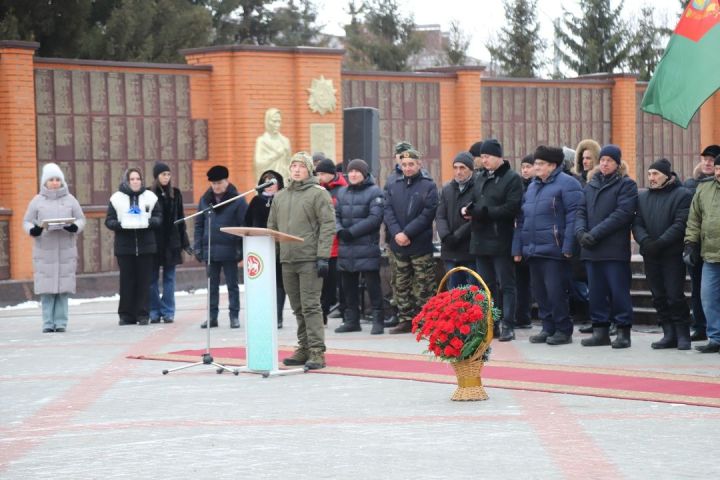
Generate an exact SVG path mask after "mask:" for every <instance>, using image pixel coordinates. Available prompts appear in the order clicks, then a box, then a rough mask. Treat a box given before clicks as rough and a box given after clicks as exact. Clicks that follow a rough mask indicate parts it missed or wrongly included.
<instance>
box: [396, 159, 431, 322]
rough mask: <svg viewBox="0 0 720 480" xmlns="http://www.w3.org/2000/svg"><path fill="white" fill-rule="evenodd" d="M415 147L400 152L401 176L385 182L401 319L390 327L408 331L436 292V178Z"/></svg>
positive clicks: (397, 299)
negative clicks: (426, 172)
mask: <svg viewBox="0 0 720 480" xmlns="http://www.w3.org/2000/svg"><path fill="white" fill-rule="evenodd" d="M421 167H422V164H421V162H420V155H419V154H418V152H416V151H415V150H406V151H404V152H402V153H401V154H400V169H401V170H402V173H403V175H402V177H398V178H396V179H395V180H394V181H392V182H391V183H388V184H387V185H386V191H385V226H386V228H387V233H388V241H389V244H390V252H389V256H390V258H391V260H390V262H391V265H394V266H395V280H394V282H393V285H392V287H393V297H394V298H395V302H396V304H397V307H398V317H399V320H400V323H398V325H397V326H396V327H395V328H393V329H392V330H390V331H389V333H391V334H395V333H409V332H410V330H411V329H412V319H413V317H414V316H415V315H417V314H418V312H420V309H421V308H422V306H423V305H424V304H425V302H427V300H428V299H429V298H430V297H431V296H432V295H433V293H434V292H435V286H436V283H435V261H434V260H433V244H432V234H433V232H432V224H433V220H434V219H435V210H436V209H437V205H438V190H437V186H436V185H435V182H434V181H433V180H432V178H430V177H429V176H427V175H423V173H422V171H421Z"/></svg>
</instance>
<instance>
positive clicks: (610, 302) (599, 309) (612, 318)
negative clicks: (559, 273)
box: [585, 260, 633, 327]
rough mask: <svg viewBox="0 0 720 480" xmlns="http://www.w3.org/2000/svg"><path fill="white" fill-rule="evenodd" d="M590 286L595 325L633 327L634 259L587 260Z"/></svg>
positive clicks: (592, 314) (591, 310) (591, 312)
mask: <svg viewBox="0 0 720 480" xmlns="http://www.w3.org/2000/svg"><path fill="white" fill-rule="evenodd" d="M585 267H586V268H587V274H588V287H589V288H590V320H592V323H593V325H600V326H608V325H610V323H611V322H613V323H615V324H617V326H618V327H630V326H632V321H633V309H632V298H631V297H630V280H631V278H632V272H631V271H630V262H629V261H627V262H621V261H615V260H604V261H599V262H585Z"/></svg>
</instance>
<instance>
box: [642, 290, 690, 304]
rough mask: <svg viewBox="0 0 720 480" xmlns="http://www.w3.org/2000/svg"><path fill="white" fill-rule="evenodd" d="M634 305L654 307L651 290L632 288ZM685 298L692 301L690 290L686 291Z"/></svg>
mask: <svg viewBox="0 0 720 480" xmlns="http://www.w3.org/2000/svg"><path fill="white" fill-rule="evenodd" d="M630 296H631V297H632V303H633V307H643V308H653V303H652V293H650V290H631V291H630ZM685 298H686V299H687V301H688V303H689V302H690V292H685Z"/></svg>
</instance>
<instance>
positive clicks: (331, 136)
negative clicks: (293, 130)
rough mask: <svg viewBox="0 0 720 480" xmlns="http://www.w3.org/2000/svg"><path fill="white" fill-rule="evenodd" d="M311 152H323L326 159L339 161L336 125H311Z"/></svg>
mask: <svg viewBox="0 0 720 480" xmlns="http://www.w3.org/2000/svg"><path fill="white" fill-rule="evenodd" d="M310 151H312V152H323V153H324V154H325V156H326V157H328V158H331V159H333V160H337V156H336V151H335V124H334V123H311V124H310Z"/></svg>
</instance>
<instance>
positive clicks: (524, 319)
mask: <svg viewBox="0 0 720 480" xmlns="http://www.w3.org/2000/svg"><path fill="white" fill-rule="evenodd" d="M534 164H535V158H534V155H533V154H532V153H531V154H529V155H525V156H524V157H523V158H522V160H520V176H521V177H522V182H523V192H527V189H528V187H529V186H530V184H531V183H532V181H533V177H534V176H535V166H534ZM530 282H531V280H530V267H529V266H528V263H527V261H526V260H525V259H522V260H520V261H519V262H515V284H516V287H517V290H516V291H517V295H516V298H517V307H516V309H515V328H532V321H531V320H530V317H531V306H532V303H533V296H532V288H531V283H530Z"/></svg>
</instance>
